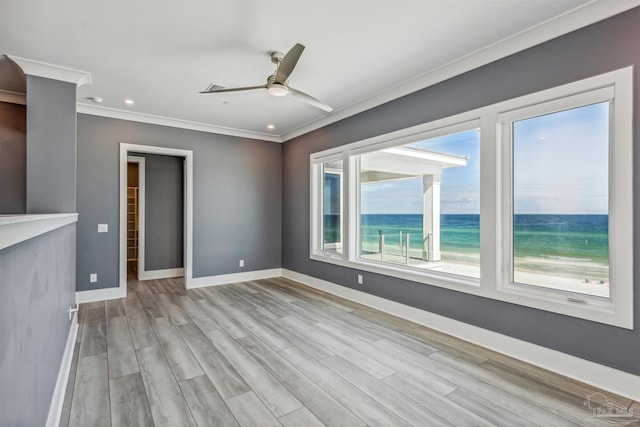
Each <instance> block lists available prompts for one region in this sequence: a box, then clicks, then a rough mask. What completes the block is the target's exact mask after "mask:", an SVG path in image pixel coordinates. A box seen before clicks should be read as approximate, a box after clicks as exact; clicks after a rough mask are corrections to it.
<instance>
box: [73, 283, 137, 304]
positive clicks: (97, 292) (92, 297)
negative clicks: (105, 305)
mask: <svg viewBox="0 0 640 427" xmlns="http://www.w3.org/2000/svg"><path fill="white" fill-rule="evenodd" d="M126 296H127V288H126V287H115V288H106V289H94V290H90V291H77V292H76V304H84V303H85V302H94V301H106V300H109V299H118V298H125V297H126Z"/></svg>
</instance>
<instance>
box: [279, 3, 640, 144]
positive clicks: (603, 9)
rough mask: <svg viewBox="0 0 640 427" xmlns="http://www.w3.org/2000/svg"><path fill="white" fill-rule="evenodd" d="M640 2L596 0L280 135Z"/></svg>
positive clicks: (317, 124)
mask: <svg viewBox="0 0 640 427" xmlns="http://www.w3.org/2000/svg"><path fill="white" fill-rule="evenodd" d="M637 6H640V0H618V1H615V2H614V1H609V0H593V1H591V2H589V3H586V4H584V5H582V6H579V7H577V8H575V9H572V10H569V11H567V12H565V13H563V14H561V15H558V16H556V17H553V18H551V19H548V20H547V21H544V22H541V23H540V24H537V25H535V26H533V27H530V28H528V29H526V30H523V31H521V32H519V33H516V34H514V35H512V36H509V37H507V38H505V39H502V40H499V41H497V42H495V43H493V44H491V45H489V46H486V47H484V48H481V49H479V50H476V51H475V52H472V53H470V54H468V55H465V56H462V57H460V58H458V59H455V60H453V61H450V62H448V63H446V64H443V65H442V66H439V67H437V68H434V69H433V70H430V71H427V72H425V73H423V74H421V75H419V76H417V77H415V78H413V79H411V80H409V81H406V82H404V83H400V84H399V85H397V86H394V87H392V88H390V89H386V90H383V91H382V92H380V93H378V94H376V95H373V96H371V97H369V98H366V99H364V100H362V101H359V102H357V103H355V104H352V105H350V106H347V107H345V108H342V109H340V110H338V111H334V112H333V113H332V114H330V115H328V116H324V117H322V118H320V119H317V120H313V121H311V122H307V123H305V124H302V125H301V126H299V127H297V128H295V129H293V130H291V131H288V132H286V133H284V134H283V135H281V139H282V141H283V142H286V141H288V140H290V139H293V138H296V137H298V136H301V135H304V134H306V133H309V132H312V131H314V130H316V129H319V128H321V127H324V126H327V125H330V124H332V123H335V122H337V121H340V120H343V119H346V118H348V117H351V116H353V115H356V114H358V113H362V112H363V111H366V110H370V109H372V108H374V107H377V106H379V105H382V104H384V103H387V102H389V101H393V100H394V99H398V98H400V97H403V96H405V95H408V94H410V93H413V92H417V91H419V90H421V89H424V88H427V87H429V86H433V85H435V84H437V83H440V82H442V81H444V80H447V79H450V78H452V77H455V76H458V75H460V74H463V73H466V72H468V71H470V70H473V69H475V68H479V67H481V66H483V65H486V64H489V63H491V62H494V61H497V60H499V59H502V58H505V57H507V56H509V55H513V54H515V53H518V52H521V51H523V50H526V49H528V48H530V47H533V46H536V45H538V44H541V43H544V42H546V41H549V40H552V39H554V38H556V37H559V36H562V35H564V34H568V33H570V32H572V31H575V30H578V29H580V28H583V27H586V26H588V25H591V24H593V23H596V22H598V21H602V20H604V19H607V18H610V17H612V16H614V15H617V14H619V13H622V12H625V11H627V10H629V9H632V8H634V7H637Z"/></svg>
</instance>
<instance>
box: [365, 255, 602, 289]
mask: <svg viewBox="0 0 640 427" xmlns="http://www.w3.org/2000/svg"><path fill="white" fill-rule="evenodd" d="M412 255H413V254H412ZM363 258H367V259H371V260H376V261H380V254H369V255H364V256H363ZM442 258H443V259H442V261H441V262H439V263H427V262H425V261H423V260H421V259H419V258H409V265H410V266H412V267H418V268H424V269H429V270H434V271H441V272H444V273H449V274H456V275H460V276H465V277H474V278H479V277H480V265H479V256H478V255H476V256H473V255H471V256H470V255H469V254H458V253H456V254H447V253H443V254H442ZM384 261H385V262H389V263H392V264H403V265H404V264H406V260H405V258H404V257H401V256H399V255H396V254H385V256H384ZM465 261H467V262H465ZM515 267H516V271H515V274H514V279H515V281H516V282H518V283H524V284H528V285H534V286H540V287H546V288H551V289H559V290H563V291H567V292H571V293H578V294H585V295H594V296H599V297H605V298H608V297H609V268H608V266H606V265H603V264H600V263H595V262H591V261H589V260H580V259H571V258H562V257H555V258H550V257H540V258H538V257H524V258H516V259H515ZM587 279H588V282H587V281H586V280H587ZM601 281H602V282H603V283H600V282H601Z"/></svg>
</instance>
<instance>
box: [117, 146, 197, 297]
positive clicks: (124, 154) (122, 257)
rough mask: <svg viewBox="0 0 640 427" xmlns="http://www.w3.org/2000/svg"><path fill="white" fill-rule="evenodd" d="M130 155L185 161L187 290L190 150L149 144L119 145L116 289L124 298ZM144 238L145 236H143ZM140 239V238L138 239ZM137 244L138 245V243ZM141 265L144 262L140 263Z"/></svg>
mask: <svg viewBox="0 0 640 427" xmlns="http://www.w3.org/2000/svg"><path fill="white" fill-rule="evenodd" d="M129 152H136V153H144V154H160V155H165V156H174V157H182V158H184V159H185V162H184V165H185V171H184V177H185V179H184V195H185V197H184V212H185V216H184V230H185V233H184V235H183V243H184V249H185V250H184V254H183V266H184V282H185V288H190V287H191V283H192V281H193V151H192V150H182V149H178V148H166V147H156V146H152V145H139V144H129V143H124V142H123V143H120V225H119V231H120V245H119V267H120V274H119V278H120V280H119V284H118V287H119V288H120V290H121V291H122V293H123V294H124V295H125V296H126V293H127V163H128V157H129ZM142 237H144V236H142ZM139 239H140V236H139ZM138 245H140V242H138ZM142 255H144V253H143V252H139V253H138V274H139V272H140V271H142V270H140V266H141V264H140V259H141V258H142ZM142 266H144V263H143V264H142Z"/></svg>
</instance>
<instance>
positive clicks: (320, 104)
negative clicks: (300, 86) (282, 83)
mask: <svg viewBox="0 0 640 427" xmlns="http://www.w3.org/2000/svg"><path fill="white" fill-rule="evenodd" d="M288 89H289V93H290V94H291V96H293V97H294V98H296V99H299V100H300V101H304V102H306V103H307V104H309V105H313V106H314V107H316V108H319V109H321V110H324V111H326V112H327V113H330V112H332V111H333V108H331V107H329V106H328V105H327V104H325V103H324V102H322V101H320V100H319V99H316V98H314V97H313V96H311V95H307V94H306V93H304V92H300V91H299V90H297V89H294V88H292V87H291V86H289V87H288Z"/></svg>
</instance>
